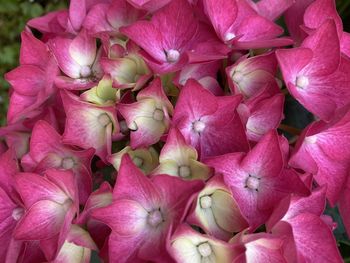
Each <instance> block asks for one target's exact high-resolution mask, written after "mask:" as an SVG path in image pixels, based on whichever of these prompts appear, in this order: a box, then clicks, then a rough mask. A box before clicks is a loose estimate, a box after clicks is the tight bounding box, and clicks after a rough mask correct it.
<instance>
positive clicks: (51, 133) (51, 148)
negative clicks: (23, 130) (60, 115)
mask: <svg viewBox="0 0 350 263" xmlns="http://www.w3.org/2000/svg"><path fill="white" fill-rule="evenodd" d="M60 140H61V136H60V135H59V134H58V132H57V131H56V130H55V129H54V128H53V127H52V126H51V125H50V124H48V123H47V122H46V121H43V120H39V121H38V122H37V123H36V124H35V126H34V128H33V132H32V136H31V139H30V155H31V157H32V158H33V159H34V160H35V161H36V162H40V161H41V160H43V159H44V158H45V157H46V156H47V155H48V154H49V153H52V152H56V153H60V152H62V151H63V147H62V146H61V145H60Z"/></svg>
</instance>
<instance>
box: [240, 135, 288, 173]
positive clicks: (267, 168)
mask: <svg viewBox="0 0 350 263" xmlns="http://www.w3.org/2000/svg"><path fill="white" fill-rule="evenodd" d="M242 167H243V168H244V169H245V170H246V171H247V172H249V174H251V175H256V176H259V177H277V176H278V175H279V174H280V172H281V170H282V167H283V159H282V153H281V149H280V145H279V140H278V134H277V132H276V131H273V130H272V131H270V132H269V133H267V134H266V135H265V136H264V137H263V138H262V139H261V140H260V141H259V143H258V144H257V145H256V146H255V147H254V148H253V149H252V150H251V151H250V152H249V153H248V154H247V156H246V157H245V158H244V160H243V162H242Z"/></svg>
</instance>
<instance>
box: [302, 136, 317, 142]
mask: <svg viewBox="0 0 350 263" xmlns="http://www.w3.org/2000/svg"><path fill="white" fill-rule="evenodd" d="M304 140H305V142H306V143H308V144H314V143H316V142H317V137H316V135H312V136H307V137H305V139H304Z"/></svg>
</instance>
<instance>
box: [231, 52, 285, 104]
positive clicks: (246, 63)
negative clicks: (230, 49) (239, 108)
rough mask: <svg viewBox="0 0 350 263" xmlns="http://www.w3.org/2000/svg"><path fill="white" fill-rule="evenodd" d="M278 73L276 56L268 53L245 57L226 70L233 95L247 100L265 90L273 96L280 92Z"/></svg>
mask: <svg viewBox="0 0 350 263" xmlns="http://www.w3.org/2000/svg"><path fill="white" fill-rule="evenodd" d="M276 71H277V60H276V57H275V54H274V53H268V54H263V55H260V56H255V57H250V58H248V57H247V56H243V57H242V58H240V59H239V60H238V61H237V62H236V63H235V64H234V65H232V66H230V67H227V68H226V75H227V78H228V83H229V85H230V89H231V91H232V92H233V94H242V95H243V97H244V98H245V99H250V98H253V97H255V96H257V95H258V94H260V93H261V92H262V91H263V90H264V92H265V93H266V94H271V95H274V94H276V93H277V92H278V91H279V87H278V85H277V83H276V79H275V74H276ZM266 87H268V89H267V88H266Z"/></svg>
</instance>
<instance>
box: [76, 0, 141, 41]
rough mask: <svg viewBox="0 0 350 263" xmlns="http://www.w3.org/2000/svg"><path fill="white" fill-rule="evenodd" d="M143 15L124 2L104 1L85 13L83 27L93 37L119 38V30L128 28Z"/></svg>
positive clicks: (118, 0) (115, 0)
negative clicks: (107, 36)
mask: <svg viewBox="0 0 350 263" xmlns="http://www.w3.org/2000/svg"><path fill="white" fill-rule="evenodd" d="M144 15H145V12H144V11H141V10H138V9H136V8H134V7H133V6H132V5H130V4H129V3H128V2H127V1H126V0H114V1H112V2H109V1H106V2H105V3H100V4H96V5H94V6H93V7H92V8H91V9H90V11H89V13H87V15H86V17H85V19H84V24H83V27H84V28H86V29H87V30H88V32H90V34H93V35H99V34H106V33H107V34H109V35H111V36H120V33H119V28H120V27H122V26H128V25H129V24H132V23H133V22H135V21H137V20H138V19H140V18H142V17H143V16H144Z"/></svg>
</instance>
